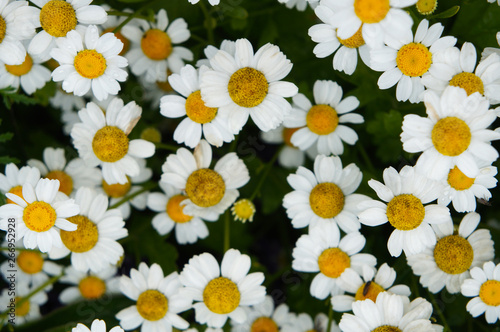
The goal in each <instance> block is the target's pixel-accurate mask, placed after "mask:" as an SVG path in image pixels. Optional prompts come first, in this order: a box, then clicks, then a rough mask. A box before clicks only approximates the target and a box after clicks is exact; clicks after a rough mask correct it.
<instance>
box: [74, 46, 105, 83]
mask: <svg viewBox="0 0 500 332" xmlns="http://www.w3.org/2000/svg"><path fill="white" fill-rule="evenodd" d="M74 65H75V70H76V71H77V72H78V74H80V75H82V76H83V77H85V78H88V79H93V78H97V77H99V76H101V75H102V74H104V72H105V71H106V59H105V58H104V56H103V55H102V54H101V53H99V52H97V51H96V50H82V51H80V52H78V53H77V54H76V56H75V60H74Z"/></svg>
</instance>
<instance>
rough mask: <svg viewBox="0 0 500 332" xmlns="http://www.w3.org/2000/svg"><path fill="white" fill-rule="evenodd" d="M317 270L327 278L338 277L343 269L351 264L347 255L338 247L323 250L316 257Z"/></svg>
mask: <svg viewBox="0 0 500 332" xmlns="http://www.w3.org/2000/svg"><path fill="white" fill-rule="evenodd" d="M318 265H319V270H320V271H321V273H323V274H324V275H325V276H327V277H329V278H338V277H340V275H341V274H342V273H343V272H344V270H345V269H347V268H348V267H350V266H351V259H350V258H349V256H348V255H347V254H346V253H345V252H343V251H342V250H340V249H339V248H328V249H325V250H323V252H322V253H321V255H319V257H318Z"/></svg>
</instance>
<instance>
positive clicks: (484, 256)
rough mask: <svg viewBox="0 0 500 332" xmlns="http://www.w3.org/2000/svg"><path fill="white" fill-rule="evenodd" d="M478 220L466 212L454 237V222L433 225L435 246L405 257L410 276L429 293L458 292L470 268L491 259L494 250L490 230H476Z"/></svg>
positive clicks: (474, 215) (475, 215) (478, 218)
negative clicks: (418, 281)
mask: <svg viewBox="0 0 500 332" xmlns="http://www.w3.org/2000/svg"><path fill="white" fill-rule="evenodd" d="M480 219H481V217H480V216H479V214H477V213H475V212H471V213H468V214H466V215H465V216H464V218H463V219H462V221H461V222H460V226H459V228H458V234H454V229H453V228H454V227H453V222H452V221H448V222H446V223H443V224H440V225H435V226H434V227H433V228H434V231H435V232H436V237H437V238H438V240H437V242H436V245H435V246H432V247H428V248H426V249H425V250H424V251H423V252H422V253H420V254H416V255H411V256H408V257H406V259H407V261H408V265H410V266H411V268H412V269H413V273H414V274H415V275H417V276H420V283H421V284H422V286H424V287H427V288H428V289H429V291H430V292H432V293H437V292H440V291H441V290H442V289H443V287H445V286H446V290H447V291H448V292H449V293H450V294H454V293H459V292H460V286H461V285H462V283H463V281H464V280H465V279H467V278H469V277H470V273H469V271H470V269H471V268H474V267H476V266H482V265H483V264H484V263H485V262H487V261H489V260H493V258H494V257H495V249H494V248H493V240H492V239H491V234H490V231H489V230H487V229H478V230H476V228H477V226H478V224H479V221H480Z"/></svg>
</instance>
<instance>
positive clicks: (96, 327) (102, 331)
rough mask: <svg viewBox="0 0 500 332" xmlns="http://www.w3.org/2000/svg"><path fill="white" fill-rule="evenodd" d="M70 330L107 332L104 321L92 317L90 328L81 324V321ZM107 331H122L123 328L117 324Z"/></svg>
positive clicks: (74, 331) (76, 331) (73, 331)
mask: <svg viewBox="0 0 500 332" xmlns="http://www.w3.org/2000/svg"><path fill="white" fill-rule="evenodd" d="M71 332H107V330H106V322H105V321H103V320H99V319H94V321H93V322H92V325H91V326H90V329H89V328H88V327H87V326H85V325H83V324H82V323H78V325H77V326H76V327H74V328H73V329H72V330H71ZM109 332H123V329H122V328H121V327H119V326H115V327H113V328H112V329H111V330H109Z"/></svg>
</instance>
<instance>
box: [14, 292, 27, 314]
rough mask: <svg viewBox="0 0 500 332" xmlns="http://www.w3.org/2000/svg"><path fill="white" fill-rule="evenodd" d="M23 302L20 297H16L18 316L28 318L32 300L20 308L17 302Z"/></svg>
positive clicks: (25, 302)
mask: <svg viewBox="0 0 500 332" xmlns="http://www.w3.org/2000/svg"><path fill="white" fill-rule="evenodd" d="M19 301H21V298H20V297H19V296H17V297H16V316H19V317H23V316H26V315H27V314H28V313H29V312H30V300H26V301H24V302H23V303H22V304H21V305H20V306H18V305H17V302H19Z"/></svg>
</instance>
